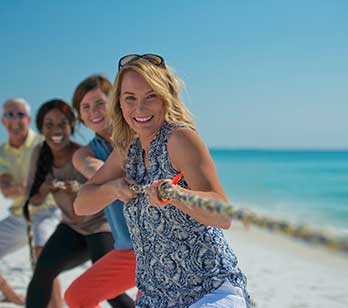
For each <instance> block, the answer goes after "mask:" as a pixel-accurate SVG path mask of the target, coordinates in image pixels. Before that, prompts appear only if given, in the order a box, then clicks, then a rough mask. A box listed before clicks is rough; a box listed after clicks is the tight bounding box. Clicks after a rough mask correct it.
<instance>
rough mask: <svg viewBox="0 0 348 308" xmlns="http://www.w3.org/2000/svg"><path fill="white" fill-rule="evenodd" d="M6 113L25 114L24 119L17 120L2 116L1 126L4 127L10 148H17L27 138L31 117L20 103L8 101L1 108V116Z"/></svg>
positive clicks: (16, 118) (17, 118)
mask: <svg viewBox="0 0 348 308" xmlns="http://www.w3.org/2000/svg"><path fill="white" fill-rule="evenodd" d="M6 112H13V113H15V114H16V113H17V112H23V113H24V114H26V116H25V117H23V118H19V117H14V118H12V119H7V118H5V117H4V116H2V119H1V121H2V124H3V125H4V127H5V129H6V131H7V133H8V135H9V143H10V145H11V146H13V147H15V148H18V147H20V146H21V145H22V144H23V143H24V142H25V139H26V138H27V136H28V132H29V125H30V123H31V117H30V115H28V113H27V109H26V108H25V105H24V104H23V103H21V102H17V101H10V102H8V103H6V104H5V105H4V106H3V114H4V113H6Z"/></svg>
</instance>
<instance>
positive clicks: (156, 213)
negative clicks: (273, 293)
mask: <svg viewBox="0 0 348 308" xmlns="http://www.w3.org/2000/svg"><path fill="white" fill-rule="evenodd" d="M177 127H179V126H177V125H173V124H168V123H164V124H163V126H162V127H161V129H160V131H159V132H158V133H157V135H156V136H155V137H154V138H153V140H152V141H151V144H150V149H149V167H148V170H147V172H146V170H145V165H144V161H143V149H142V146H141V143H140V141H139V139H136V140H135V141H134V142H133V144H132V145H131V146H130V148H129V152H128V160H127V162H126V175H127V177H129V178H131V179H133V180H135V181H136V182H137V183H139V184H141V185H146V184H149V183H152V182H153V181H154V180H158V179H167V178H172V177H173V176H174V175H176V174H177V173H178V170H175V169H174V168H173V166H172V164H171V162H170V160H169V157H168V149H167V143H168V138H169V136H170V134H171V132H172V131H173V130H174V129H175V128H177ZM179 185H181V186H183V187H188V185H187V183H186V182H185V179H184V178H183V179H181V181H180V182H179ZM124 214H125V217H126V221H127V224H128V227H129V230H130V233H131V238H132V241H133V248H134V250H135V253H136V262H137V287H138V288H139V290H140V291H141V296H140V298H139V299H138V301H137V307H141V308H154V307H156V308H167V307H168V308H169V307H175V308H184V307H188V306H190V305H191V304H193V303H194V302H196V301H198V300H199V299H200V298H202V297H203V296H204V295H206V294H208V293H209V292H211V291H213V290H215V289H217V288H219V287H220V286H221V284H222V283H224V281H225V280H226V279H228V280H229V281H230V282H231V283H232V284H233V285H234V286H237V287H240V288H242V289H243V290H245V288H246V278H245V276H244V275H243V273H242V272H241V271H240V269H239V268H238V267H237V258H236V256H235V255H234V253H233V251H232V249H231V248H230V247H229V246H228V244H227V242H226V241H225V239H224V235H223V232H222V230H221V229H219V228H216V227H211V226H206V225H204V224H201V223H199V222H197V221H196V220H195V219H193V218H192V217H190V216H189V215H187V214H185V213H184V212H182V211H181V210H179V209H177V208H176V207H175V206H173V205H171V204H168V205H166V206H164V207H161V208H159V207H154V206H151V205H150V204H149V203H148V201H147V199H146V197H145V196H144V195H143V194H141V195H138V196H137V197H136V198H135V199H133V200H132V201H130V202H128V203H126V204H125V206H124Z"/></svg>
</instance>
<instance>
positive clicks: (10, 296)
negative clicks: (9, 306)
mask: <svg viewBox="0 0 348 308" xmlns="http://www.w3.org/2000/svg"><path fill="white" fill-rule="evenodd" d="M0 291H1V292H2V294H3V295H4V297H5V298H4V300H3V301H4V302H10V303H14V304H17V305H22V306H23V305H24V304H25V301H24V297H23V296H22V295H19V294H17V293H16V292H15V290H13V289H12V288H11V287H10V285H9V284H8V283H7V281H6V280H5V278H4V277H3V276H2V275H1V274H0Z"/></svg>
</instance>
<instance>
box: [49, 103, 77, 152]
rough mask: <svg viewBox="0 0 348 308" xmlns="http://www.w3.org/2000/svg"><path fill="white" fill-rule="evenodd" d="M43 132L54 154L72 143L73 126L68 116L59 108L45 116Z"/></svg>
mask: <svg viewBox="0 0 348 308" xmlns="http://www.w3.org/2000/svg"><path fill="white" fill-rule="evenodd" d="M42 134H43V136H44V137H45V140H46V142H47V144H48V146H49V147H50V148H51V150H52V152H53V154H55V152H60V151H61V150H64V149H65V147H66V146H67V145H68V144H69V143H70V139H69V138H70V135H71V127H70V124H69V121H68V119H67V117H66V116H65V115H64V114H63V113H62V112H60V111H59V110H58V109H52V110H50V111H49V112H47V114H46V115H45V117H44V120H43V125H42Z"/></svg>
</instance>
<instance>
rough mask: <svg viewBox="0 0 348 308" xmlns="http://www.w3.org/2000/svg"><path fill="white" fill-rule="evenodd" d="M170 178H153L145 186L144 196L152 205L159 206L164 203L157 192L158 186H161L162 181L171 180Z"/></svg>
mask: <svg viewBox="0 0 348 308" xmlns="http://www.w3.org/2000/svg"><path fill="white" fill-rule="evenodd" d="M171 181H172V180H169V179H165V180H155V181H153V182H152V184H151V185H150V186H148V187H146V188H145V197H146V198H147V200H148V201H149V203H150V204H151V205H152V206H159V207H163V206H165V205H166V204H163V201H164V200H161V199H160V197H159V194H158V188H159V186H161V184H162V183H167V182H171Z"/></svg>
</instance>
